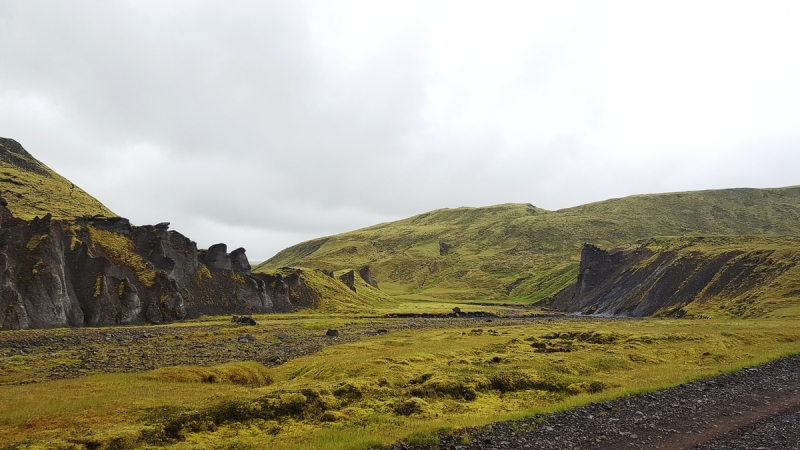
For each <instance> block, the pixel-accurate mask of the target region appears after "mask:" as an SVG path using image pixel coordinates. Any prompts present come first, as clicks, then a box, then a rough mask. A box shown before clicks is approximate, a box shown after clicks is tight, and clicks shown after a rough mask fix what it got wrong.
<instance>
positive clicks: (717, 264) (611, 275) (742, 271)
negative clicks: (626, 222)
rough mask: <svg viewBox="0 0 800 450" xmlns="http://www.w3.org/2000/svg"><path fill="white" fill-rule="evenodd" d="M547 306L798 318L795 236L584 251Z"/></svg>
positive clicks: (799, 265)
mask: <svg viewBox="0 0 800 450" xmlns="http://www.w3.org/2000/svg"><path fill="white" fill-rule="evenodd" d="M550 306H552V307H554V308H557V309H560V310H563V311H568V312H583V313H584V314H601V315H613V316H633V317H643V316H651V315H656V316H659V315H660V316H677V317H684V316H686V317H709V316H717V317H719V316H727V317H800V237H797V236H786V237H761V236H759V237H754V236H723V237H667V238H653V239H649V240H647V241H645V242H643V243H641V244H640V245H638V246H635V247H632V248H629V249H613V250H610V251H606V250H603V249H600V248H597V247H595V246H592V245H586V246H585V247H584V249H583V252H582V254H581V264H580V271H579V275H578V277H577V280H576V283H575V284H574V285H572V286H570V287H569V288H567V289H565V290H563V291H561V292H559V293H558V294H557V295H556V296H555V297H554V299H553V300H552V301H551V302H550Z"/></svg>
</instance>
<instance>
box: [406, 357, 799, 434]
mask: <svg viewBox="0 0 800 450" xmlns="http://www.w3.org/2000/svg"><path fill="white" fill-rule="evenodd" d="M465 436H466V437H465ZM466 442H468V443H466ZM411 448H414V449H419V448H427V447H411V446H407V445H404V444H402V443H399V444H396V445H394V446H393V449H397V450H399V449H411ZM433 448H440V449H454V450H468V449H470V450H472V449H528V448H530V449H622V448H647V449H688V448H696V449H704V450H705V449H708V450H710V449H715V450H716V449H800V356H797V355H796V356H792V357H786V358H782V359H779V360H777V361H773V362H771V363H767V364H762V365H759V366H755V367H751V368H748V369H745V370H743V371H740V372H735V373H731V374H726V375H722V376H719V377H716V378H713V379H709V380H701V381H696V382H692V383H688V384H685V385H682V386H678V387H675V388H671V389H664V390H660V391H656V392H652V393H648V394H643V395H637V396H631V397H626V398H620V399H617V400H615V401H610V402H603V403H595V404H590V405H587V406H582V407H579V408H575V409H573V410H570V411H565V412H561V413H557V414H551V415H542V416H537V417H532V418H529V419H525V420H518V421H509V422H500V423H495V424H491V425H487V426H484V427H478V428H470V429H464V430H459V431H458V432H456V433H454V434H452V435H442V436H440V444H439V445H437V446H435V447H433Z"/></svg>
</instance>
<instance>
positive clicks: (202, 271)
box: [197, 264, 211, 280]
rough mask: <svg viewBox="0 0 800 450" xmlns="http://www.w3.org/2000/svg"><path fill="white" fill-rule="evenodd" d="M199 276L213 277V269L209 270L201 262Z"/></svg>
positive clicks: (198, 269)
mask: <svg viewBox="0 0 800 450" xmlns="http://www.w3.org/2000/svg"><path fill="white" fill-rule="evenodd" d="M197 278H199V279H201V280H203V279H205V280H210V279H211V271H210V270H208V267H206V266H205V265H204V264H200V267H198V268H197Z"/></svg>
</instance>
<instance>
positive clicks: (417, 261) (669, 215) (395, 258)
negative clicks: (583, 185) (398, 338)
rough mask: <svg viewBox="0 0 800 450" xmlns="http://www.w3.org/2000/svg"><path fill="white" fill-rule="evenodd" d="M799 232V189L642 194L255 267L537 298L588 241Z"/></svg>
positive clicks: (391, 229) (312, 245)
mask: <svg viewBox="0 0 800 450" xmlns="http://www.w3.org/2000/svg"><path fill="white" fill-rule="evenodd" d="M705 235H763V236H780V235H800V186H794V187H787V188H778V189H725V190H712V191H697V192H683V193H671V194H654V195H638V196H632V197H626V198H621V199H613V200H607V201H603V202H597V203H591V204H588V205H583V206H578V207H575V208H569V209H563V210H559V211H546V210H543V209H539V208H536V207H534V206H532V205H525V204H506V205H498V206H490V207H485V208H457V209H441V210H436V211H431V212H429V213H425V214H421V215H418V216H414V217H410V218H408V219H404V220H399V221H396V222H391V223H385V224H380V225H375V226H372V227H369V228H364V229H361V230H357V231H353V232H349V233H343V234H339V235H335V236H330V237H326V238H320V239H315V240H312V241H308V242H303V243H301V244H298V245H295V246H292V247H289V248H287V249H285V250H283V251H281V252H280V253H278V254H277V255H275V256H274V257H273V258H271V259H269V260H268V261H265V262H264V263H262V264H261V265H259V266H258V267H257V268H256V270H269V269H275V268H278V267H283V266H301V267H311V268H319V269H324V270H342V269H346V268H355V267H359V266H361V265H365V264H369V265H370V266H371V268H372V274H373V276H374V277H375V279H376V280H377V281H378V282H379V283H380V286H381V289H382V290H383V291H384V292H386V293H388V294H391V295H398V294H410V295H417V296H425V297H435V298H461V299H506V298H507V299H509V300H519V301H527V302H530V301H537V300H540V299H542V298H544V297H548V296H551V295H553V294H555V293H556V292H558V291H560V290H561V289H563V288H564V287H566V286H568V285H569V284H571V283H573V282H574V280H575V277H576V276H577V271H578V264H579V261H580V254H581V249H582V247H583V244H584V243H593V244H595V245H598V246H601V247H605V248H611V247H614V246H616V245H622V244H625V243H629V242H634V241H636V240H639V239H646V238H649V237H652V236H705Z"/></svg>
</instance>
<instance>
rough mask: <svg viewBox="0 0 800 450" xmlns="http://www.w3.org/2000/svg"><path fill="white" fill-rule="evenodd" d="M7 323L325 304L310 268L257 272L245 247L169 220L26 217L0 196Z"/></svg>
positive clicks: (77, 322) (1, 289) (132, 319)
mask: <svg viewBox="0 0 800 450" xmlns="http://www.w3.org/2000/svg"><path fill="white" fill-rule="evenodd" d="M0 200H1V201H0V205H2V206H0V325H1V326H2V329H24V328H54V327H80V326H104V325H127V324H139V323H144V322H148V323H163V322H171V321H175V320H181V319H186V318H193V317H199V316H200V315H203V314H207V315H211V314H254V313H266V312H272V311H292V310H295V309H297V308H304V307H315V306H316V305H318V304H319V297H318V295H317V294H316V292H315V291H313V290H312V289H309V287H308V286H306V284H305V281H304V280H303V277H302V272H301V271H300V270H296V271H294V272H292V273H290V274H288V275H281V274H277V275H269V274H252V273H251V272H250V263H249V262H248V260H247V256H246V254H245V250H244V249H243V248H238V249H236V250H234V251H233V252H231V253H230V254H228V253H227V247H226V246H225V244H217V245H213V246H211V248H209V249H208V250H198V249H197V244H196V243H195V242H193V241H191V240H190V239H188V238H187V237H185V236H183V235H181V234H180V233H178V232H176V231H170V230H169V224H168V223H161V224H158V225H155V226H149V225H148V226H140V227H137V226H132V225H131V224H130V222H129V221H128V220H127V219H124V218H120V217H114V218H102V217H91V218H88V217H87V218H81V219H77V220H74V221H66V220H54V219H52V217H51V216H50V215H47V216H45V217H44V218H36V219H34V220H32V221H25V220H20V219H17V218H15V217H14V216H13V214H11V211H10V210H9V209H8V208H7V206H5V205H3V203H6V202H5V200H2V199H0Z"/></svg>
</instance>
